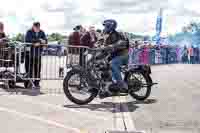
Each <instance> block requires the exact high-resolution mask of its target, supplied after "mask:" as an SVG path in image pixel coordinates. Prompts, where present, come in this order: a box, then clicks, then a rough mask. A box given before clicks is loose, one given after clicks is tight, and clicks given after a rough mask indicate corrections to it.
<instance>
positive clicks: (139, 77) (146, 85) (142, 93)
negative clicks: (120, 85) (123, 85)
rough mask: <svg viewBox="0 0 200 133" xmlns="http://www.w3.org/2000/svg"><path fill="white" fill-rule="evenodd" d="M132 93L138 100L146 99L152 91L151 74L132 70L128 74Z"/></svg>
mask: <svg viewBox="0 0 200 133" xmlns="http://www.w3.org/2000/svg"><path fill="white" fill-rule="evenodd" d="M127 82H128V88H129V92H130V95H131V96H132V97H133V98H135V99H136V100H141V101H143V100H145V99H147V98H148V97H149V95H150V93H151V85H152V80H151V77H150V76H149V75H145V74H143V73H140V72H130V73H129V74H128V76H127Z"/></svg>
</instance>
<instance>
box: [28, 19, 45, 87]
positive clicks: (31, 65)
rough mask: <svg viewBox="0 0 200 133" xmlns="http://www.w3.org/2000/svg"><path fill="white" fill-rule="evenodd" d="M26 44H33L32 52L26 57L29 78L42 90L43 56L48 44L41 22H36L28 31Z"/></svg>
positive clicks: (31, 46)
mask: <svg viewBox="0 0 200 133" xmlns="http://www.w3.org/2000/svg"><path fill="white" fill-rule="evenodd" d="M25 42H26V43H32V44H31V45H30V51H28V52H26V55H25V58H26V59H25V70H26V73H28V74H29V78H33V80H34V85H35V87H36V88H40V73H41V55H42V50H43V47H44V46H45V45H46V44H47V37H46V35H45V32H44V31H43V30H41V29H40V23H39V22H34V23H33V26H32V28H31V29H30V30H28V31H27V33H26V36H25ZM35 79H36V80H35Z"/></svg>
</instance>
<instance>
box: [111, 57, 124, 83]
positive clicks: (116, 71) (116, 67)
mask: <svg viewBox="0 0 200 133" xmlns="http://www.w3.org/2000/svg"><path fill="white" fill-rule="evenodd" d="M127 63H128V55H125V56H116V57H114V58H113V59H112V79H113V80H115V81H122V75H121V68H120V66H122V65H126V64H127Z"/></svg>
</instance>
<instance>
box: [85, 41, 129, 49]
mask: <svg viewBox="0 0 200 133" xmlns="http://www.w3.org/2000/svg"><path fill="white" fill-rule="evenodd" d="M119 47H126V45H125V44H124V43H117V44H115V45H107V46H104V47H100V48H88V49H89V50H90V51H109V50H115V49H117V48H119Z"/></svg>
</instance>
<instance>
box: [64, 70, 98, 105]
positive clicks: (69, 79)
mask: <svg viewBox="0 0 200 133" xmlns="http://www.w3.org/2000/svg"><path fill="white" fill-rule="evenodd" d="M88 78H89V77H88V75H87V73H86V72H85V71H84V70H81V69H72V70H71V71H69V72H68V73H67V75H66V77H65V79H64V83H63V89H64V93H65V95H66V97H67V98H68V99H69V100H70V101H71V102H73V103H75V104H78V105H84V104H88V103H90V102H91V101H92V100H93V99H94V98H95V97H96V96H97V94H98V92H97V91H91V87H90V86H89V83H88Z"/></svg>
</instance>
